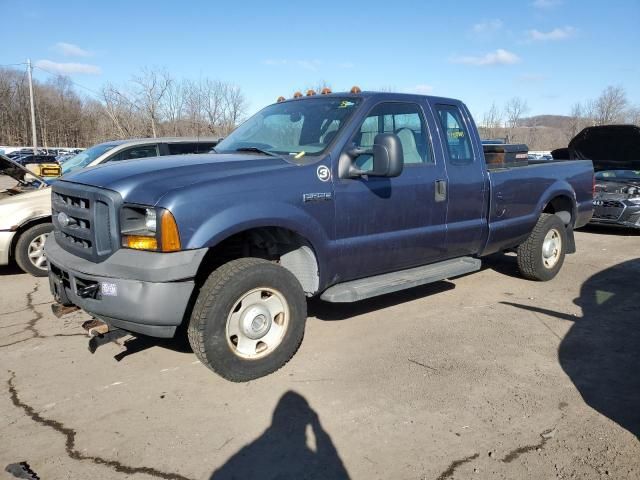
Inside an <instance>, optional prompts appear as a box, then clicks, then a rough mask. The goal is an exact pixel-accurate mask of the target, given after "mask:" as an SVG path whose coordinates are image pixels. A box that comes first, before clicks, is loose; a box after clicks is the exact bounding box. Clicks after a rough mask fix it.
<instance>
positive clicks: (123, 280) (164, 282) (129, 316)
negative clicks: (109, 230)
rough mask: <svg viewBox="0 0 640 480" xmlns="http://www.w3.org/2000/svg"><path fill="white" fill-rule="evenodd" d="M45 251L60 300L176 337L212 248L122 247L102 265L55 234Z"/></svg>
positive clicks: (133, 328)
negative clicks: (63, 245) (151, 249)
mask: <svg viewBox="0 0 640 480" xmlns="http://www.w3.org/2000/svg"><path fill="white" fill-rule="evenodd" d="M45 250H46V253H47V260H48V262H49V285H50V287H51V292H52V293H53V295H54V296H55V297H56V300H57V301H59V302H60V303H64V304H73V305H76V306H78V307H80V308H82V309H83V310H85V311H86V312H87V313H89V314H91V315H93V316H95V317H97V318H99V319H101V320H104V321H105V322H107V323H108V324H110V325H112V326H114V327H118V328H122V329H124V330H127V331H130V332H135V333H141V334H144V335H149V336H153V337H172V336H173V335H174V334H175V331H176V328H177V326H178V325H180V324H181V323H182V320H183V317H184V314H185V311H186V308H187V305H188V303H189V299H190V297H191V293H192V292H193V289H194V286H195V283H194V280H193V278H194V277H195V274H196V272H197V270H198V267H199V265H200V261H201V260H202V257H203V256H204V254H205V253H206V250H204V249H202V250H188V251H184V252H176V253H153V252H136V251H132V250H119V251H118V252H116V253H114V254H113V255H112V256H111V257H109V258H108V259H107V260H105V261H104V262H102V263H99V264H96V263H93V262H91V261H89V260H84V259H81V258H79V257H76V256H74V255H71V254H70V253H68V252H67V251H65V250H63V249H62V248H61V247H60V246H59V245H58V244H57V243H56V241H55V239H54V238H53V237H50V241H47V243H46V246H45Z"/></svg>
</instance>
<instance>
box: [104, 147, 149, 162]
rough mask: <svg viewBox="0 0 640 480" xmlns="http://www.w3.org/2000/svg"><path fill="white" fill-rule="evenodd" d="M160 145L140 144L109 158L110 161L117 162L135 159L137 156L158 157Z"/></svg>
mask: <svg viewBox="0 0 640 480" xmlns="http://www.w3.org/2000/svg"><path fill="white" fill-rule="evenodd" d="M157 156H158V146H157V145H140V146H138V147H131V148H127V149H125V150H122V151H121V152H119V153H117V154H116V155H115V156H113V157H111V158H109V159H108V160H107V161H108V162H115V161H119V160H133V159H136V158H146V157H157Z"/></svg>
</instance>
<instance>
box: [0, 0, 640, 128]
mask: <svg viewBox="0 0 640 480" xmlns="http://www.w3.org/2000/svg"><path fill="white" fill-rule="evenodd" d="M305 5H306V6H305ZM0 11H1V12H2V18H3V22H2V23H3V35H2V37H3V40H2V41H1V43H0V64H11V63H17V62H22V61H24V59H26V58H28V57H30V58H31V59H32V60H33V61H34V62H39V65H41V66H43V67H45V68H47V69H48V70H55V71H61V72H66V73H69V75H70V77H71V79H72V80H73V81H74V82H77V83H79V84H81V85H84V86H86V87H88V88H90V89H94V90H98V89H100V87H101V85H103V84H104V83H105V82H107V81H109V82H113V83H116V84H121V83H125V82H126V81H127V80H128V79H129V78H130V77H131V75H133V74H135V73H136V72H137V71H138V70H139V68H140V67H142V66H148V67H156V66H157V67H164V68H166V69H168V70H169V71H170V72H172V73H173V74H174V75H175V76H177V77H189V78H194V79H197V78H198V77H200V76H207V77H211V78H217V79H220V80H225V81H228V82H231V83H233V84H237V85H239V86H240V87H241V88H242V90H243V91H244V93H245V95H246V97H247V100H248V101H249V111H250V112H254V111H256V110H258V109H260V108H262V107H263V106H264V105H266V104H268V103H272V102H273V101H274V100H275V99H276V98H277V97H278V96H279V95H284V96H287V97H288V96H291V94H292V93H293V92H294V91H295V90H297V89H302V88H305V87H308V86H313V85H316V84H317V83H319V82H320V81H321V80H325V81H327V82H328V83H330V84H331V85H332V86H333V88H334V91H336V90H346V89H349V88H350V87H351V86H352V85H354V84H357V85H359V86H361V87H362V88H363V89H369V90H375V89H379V88H389V87H391V88H393V89H394V90H397V91H407V92H418V93H431V94H433V95H442V96H452V97H457V98H460V99H462V100H463V101H465V102H466V103H467V104H468V105H469V107H470V108H471V110H472V112H473V113H474V114H475V115H476V116H478V115H481V113H482V112H484V111H486V110H487V109H488V108H489V106H490V105H491V102H492V101H496V102H497V103H498V104H499V105H501V104H503V103H504V102H505V101H506V100H508V99H509V98H511V97H513V96H520V97H523V98H525V99H526V100H527V102H528V104H529V106H530V108H531V111H530V113H531V114H541V113H553V114H566V113H568V112H569V109H570V107H571V105H572V104H573V103H575V102H577V101H584V100H587V99H592V98H594V97H596V96H597V95H598V94H599V93H600V92H601V91H602V90H603V89H604V88H605V87H606V86H608V85H620V86H622V87H624V88H625V89H626V91H627V93H628V96H629V99H630V100H631V102H632V103H634V104H636V105H638V104H640V64H639V62H638V59H640V54H639V53H638V52H637V48H638V45H640V28H639V27H638V25H639V24H640V1H639V0H609V1H608V2H603V1H601V0H599V1H591V0H585V1H579V0H523V1H517V0H512V1H484V2H478V1H465V0H458V1H457V2H453V1H446V2H443V1H426V0H423V1H413V0H403V1H402V2H391V1H385V2H379V1H373V0H370V1H367V2H360V1H347V0H342V1H332V0H325V1H318V2H309V3H305V2H295V3H294V2H282V1H277V0H271V1H259V2H258V1H237V2H228V1H227V2H220V1H215V0H210V1H204V0H199V1H187V0H183V1H180V2H178V1H173V2H168V1H161V0H155V1H121V0H111V1H102V0H94V1H86V0H85V1H64V0H56V1H47V0H0ZM31 29H33V30H32V33H30V32H29V31H30V30H31ZM37 76H38V78H42V79H45V78H46V77H47V74H46V73H43V72H38V73H37ZM85 93H87V94H89V93H88V92H85Z"/></svg>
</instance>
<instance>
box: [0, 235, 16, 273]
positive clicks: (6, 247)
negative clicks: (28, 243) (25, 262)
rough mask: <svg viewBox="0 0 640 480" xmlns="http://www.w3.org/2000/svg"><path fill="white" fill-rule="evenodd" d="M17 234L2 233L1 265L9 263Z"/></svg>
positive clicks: (0, 238) (0, 239)
mask: <svg viewBox="0 0 640 480" xmlns="http://www.w3.org/2000/svg"><path fill="white" fill-rule="evenodd" d="M15 234H16V232H9V231H6V230H5V231H0V265H7V264H8V263H9V254H10V253H11V242H12V241H13V237H14V235H15Z"/></svg>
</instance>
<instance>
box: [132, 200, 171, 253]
mask: <svg viewBox="0 0 640 480" xmlns="http://www.w3.org/2000/svg"><path fill="white" fill-rule="evenodd" d="M120 237H121V239H122V242H121V243H122V246H123V247H125V248H132V249H135V250H151V251H159V252H175V251H177V250H180V248H181V245H180V234H179V232H178V226H177V224H176V221H175V219H174V218H173V215H172V214H171V212H170V211H169V210H165V209H163V208H158V209H156V208H152V207H139V206H135V205H127V206H124V207H123V208H122V210H121V211H120Z"/></svg>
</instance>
